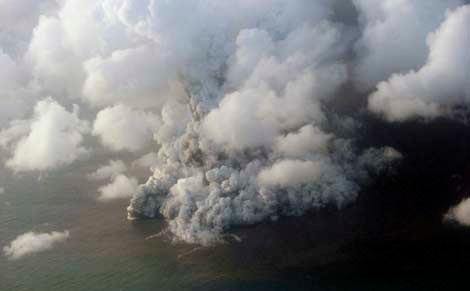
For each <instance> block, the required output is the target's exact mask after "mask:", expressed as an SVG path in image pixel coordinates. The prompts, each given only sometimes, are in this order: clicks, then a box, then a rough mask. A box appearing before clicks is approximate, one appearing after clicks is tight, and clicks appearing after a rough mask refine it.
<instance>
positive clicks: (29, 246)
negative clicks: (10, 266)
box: [3, 230, 70, 260]
mask: <svg viewBox="0 0 470 291" xmlns="http://www.w3.org/2000/svg"><path fill="white" fill-rule="evenodd" d="M69 237H70V232H69V231H68V230H66V231H64V232H57V231H53V232H51V233H36V232H32V231H30V232H27V233H24V234H22V235H19V236H18V237H17V238H16V239H15V240H13V241H12V242H11V243H10V244H9V245H8V246H5V247H4V248H3V253H4V254H5V256H7V257H8V258H9V259H12V260H17V259H20V258H23V257H24V256H27V255H31V254H33V253H37V252H43V251H46V250H49V249H52V248H53V247H54V245H55V244H57V243H61V242H64V241H65V240H67V239H68V238H69Z"/></svg>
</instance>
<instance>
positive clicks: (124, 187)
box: [98, 174, 138, 201]
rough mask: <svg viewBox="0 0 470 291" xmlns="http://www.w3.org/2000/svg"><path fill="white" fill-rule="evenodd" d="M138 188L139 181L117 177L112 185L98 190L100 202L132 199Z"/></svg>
mask: <svg viewBox="0 0 470 291" xmlns="http://www.w3.org/2000/svg"><path fill="white" fill-rule="evenodd" d="M137 186H138V182H137V179H135V178H129V177H127V176H125V175H122V174H120V175H117V176H116V177H114V178H113V180H112V182H111V183H110V184H107V185H105V186H102V187H100V188H99V189H98V192H99V193H100V196H99V200H101V201H109V200H114V199H122V198H130V197H132V195H133V193H134V192H135V191H136V189H137Z"/></svg>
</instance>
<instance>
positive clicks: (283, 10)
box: [128, 1, 400, 244]
mask: <svg viewBox="0 0 470 291" xmlns="http://www.w3.org/2000/svg"><path fill="white" fill-rule="evenodd" d="M155 3H157V2H155ZM234 3H238V4H239V5H242V6H243V5H244V6H250V5H253V7H252V9H245V10H244V11H250V12H249V13H248V15H245V14H244V15H245V16H247V17H252V19H253V20H256V21H252V20H251V19H250V20H249V21H248V20H247V21H245V22H243V24H244V27H243V26H242V27H240V26H239V25H236V24H232V23H231V22H230V21H231V19H232V18H233V17H240V18H239V21H240V19H242V18H243V17H245V16H240V15H241V14H240V15H238V14H237V10H236V9H235V10H234V9H232V10H231V11H230V14H229V15H227V19H226V20H222V19H220V23H219V25H217V28H210V27H205V26H204V27H203V28H204V30H202V28H201V27H200V26H198V25H195V26H193V27H191V26H190V27H191V28H189V29H184V30H181V31H180V29H181V28H180V27H178V26H176V27H175V26H171V27H169V28H168V30H169V31H171V32H172V33H173V34H174V36H175V37H176V36H178V35H182V34H183V35H187V36H188V39H196V38H198V39H199V38H200V36H201V31H203V32H204V33H205V34H208V35H209V36H210V39H211V46H210V48H211V50H209V52H207V53H206V54H205V55H206V56H207V55H209V56H210V58H209V59H206V58H201V57H200V56H199V57H198V58H196V57H195V56H198V55H197V54H190V55H189V56H191V58H190V59H189V62H190V63H191V64H193V65H192V66H188V68H187V70H184V69H183V70H182V71H181V75H182V76H183V77H184V78H183V79H184V80H185V82H183V84H184V85H185V90H186V91H187V95H188V96H187V98H188V99H189V100H188V101H187V103H188V104H187V106H183V107H181V104H182V103H181V102H179V103H178V102H172V103H166V104H165V105H164V106H163V113H164V114H163V115H162V126H161V128H160V129H159V130H158V132H157V134H156V137H157V140H158V141H159V142H160V144H161V148H160V150H159V152H158V154H157V158H158V159H157V161H156V163H155V171H154V174H153V175H152V176H151V177H150V178H149V180H148V181H147V183H146V184H144V185H141V186H139V188H138V189H137V191H136V192H135V194H134V195H133V197H132V199H131V203H130V205H129V207H128V213H129V218H130V219H135V218H138V217H156V216H157V215H159V214H161V215H163V216H164V217H165V218H166V219H167V220H168V223H169V229H170V230H171V232H172V233H173V234H174V235H175V238H176V239H179V240H183V241H186V242H191V243H200V244H211V243H214V242H216V241H220V240H223V237H224V232H225V231H227V230H228V229H229V228H230V227H232V226H234V225H245V224H253V223H256V222H259V221H263V220H269V219H271V218H276V217H279V216H281V215H300V214H302V213H304V212H305V211H307V210H309V209H315V208H321V207H324V206H326V205H334V206H337V207H339V208H340V207H342V206H344V205H346V204H347V203H350V202H351V201H353V200H354V199H355V198H356V197H357V194H358V191H359V190H360V187H361V185H363V184H364V183H366V182H367V181H369V180H370V177H372V176H374V175H376V174H377V173H380V172H381V171H382V170H384V169H386V167H387V165H388V164H389V163H390V162H392V161H394V160H396V159H398V158H400V155H399V154H395V155H393V154H390V153H391V152H392V151H391V150H390V149H389V148H384V149H364V148H358V147H356V145H355V142H354V140H351V139H347V138H345V137H342V136H341V134H340V133H339V132H334V131H332V128H338V127H340V126H338V125H337V124H335V123H336V122H338V120H342V118H341V117H339V118H338V117H336V118H331V115H330V112H328V111H327V110H325V104H326V103H327V102H328V101H329V100H330V99H331V98H332V97H333V96H334V94H335V92H336V90H337V89H338V88H339V87H340V86H341V85H343V84H345V82H346V81H347V80H348V74H347V71H348V70H347V66H346V64H344V63H343V62H342V61H341V60H342V58H343V57H344V55H345V53H346V51H347V49H346V48H347V46H348V45H349V37H346V32H345V30H344V28H343V26H342V25H341V24H339V23H335V22H333V21H332V20H331V18H330V15H331V10H330V9H331V7H330V6H329V4H328V2H327V1H309V3H307V2H306V1H299V2H296V3H292V2H286V1H270V4H271V5H265V6H264V7H267V6H269V8H265V9H261V7H257V4H259V3H258V2H257V1H234ZM158 4H160V5H162V6H163V7H165V5H163V4H162V3H160V2H158ZM173 5H176V4H174V3H173ZM214 5H216V6H219V5H221V6H224V5H223V4H215V2H214ZM165 8H169V6H168V7H165ZM186 8H187V7H186ZM197 8H198V9H201V11H200V10H198V9H192V10H191V12H188V11H186V9H183V10H181V12H180V17H181V16H182V15H184V16H183V17H184V18H185V19H186V18H189V19H193V18H198V17H200V16H201V15H202V16H204V15H206V13H209V12H208V11H205V9H208V10H209V11H210V8H208V7H202V6H201V7H197ZM302 8H303V9H302ZM310 8H311V9H312V10H309V9H310ZM258 9H259V10H258ZM314 10H315V13H312V14H311V16H310V17H306V15H307V14H306V13H307V11H314ZM219 12H220V14H221V15H224V10H223V9H221V10H219ZM260 12H261V13H260ZM271 12H273V14H271ZM186 13H187V14H186ZM258 13H259V14H258ZM170 14H171V13H170ZM199 14H200V15H199ZM157 19H158V17H157ZM162 19H163V20H165V19H166V18H165V17H164V16H162ZM217 19H219V18H217ZM158 20H159V21H160V19H158ZM163 20H161V21H163ZM239 21H238V22H237V23H240V22H239ZM190 22H191V21H190ZM159 23H160V24H162V23H164V22H159ZM232 25H233V26H232ZM220 27H222V28H224V30H225V31H219V28H220ZM158 28H159V30H158V32H159V33H162V34H163V35H165V33H166V31H165V30H164V29H165V28H166V27H165V26H164V25H162V26H159V27H158ZM199 29H201V31H199ZM170 40H173V39H172V38H170ZM221 40H223V41H224V42H225V46H224V49H222V47H219V46H218V45H219V41H221ZM184 41H185V39H184V38H182V39H181V40H178V41H176V40H175V43H172V42H171V41H170V42H169V43H167V44H172V45H174V44H176V43H178V44H179V43H181V42H184ZM196 43H197V42H196ZM197 44H198V43H197ZM193 46H194V45H193ZM201 47H202V46H201ZM184 48H185V47H184V46H183V47H182V48H181V49H184ZM199 48H200V47H199V46H197V45H196V50H197V49H199ZM178 49H180V48H179V47H176V48H175V50H176V51H178ZM193 53H194V51H193ZM181 55H184V56H188V55H187V52H185V53H183V52H181ZM199 62H202V64H199ZM207 64H213V65H212V67H211V70H202V71H203V73H202V72H201V74H194V73H193V72H194V71H197V69H200V68H204V67H205V66H207ZM219 64H224V66H223V67H220V66H219ZM210 80H213V81H210ZM214 81H216V82H214ZM183 104H184V103H183ZM188 109H189V111H188ZM300 143H304V144H300ZM395 152H396V151H395Z"/></svg>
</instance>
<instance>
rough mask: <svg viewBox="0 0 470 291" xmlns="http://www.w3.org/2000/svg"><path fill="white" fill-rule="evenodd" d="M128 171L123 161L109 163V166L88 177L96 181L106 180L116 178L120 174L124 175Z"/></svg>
mask: <svg viewBox="0 0 470 291" xmlns="http://www.w3.org/2000/svg"><path fill="white" fill-rule="evenodd" d="M126 171H127V167H126V164H124V162H123V161H121V160H117V161H113V160H111V161H109V164H108V165H104V166H102V167H100V168H99V169H97V170H96V171H95V172H94V173H92V174H90V175H89V176H88V177H89V178H91V179H94V180H106V179H110V178H114V177H116V176H118V175H120V174H123V173H125V172H126Z"/></svg>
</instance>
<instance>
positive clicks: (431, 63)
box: [369, 5, 470, 121]
mask: <svg viewBox="0 0 470 291" xmlns="http://www.w3.org/2000/svg"><path fill="white" fill-rule="evenodd" d="M469 24H470V5H465V6H462V7H460V8H458V9H456V10H455V11H453V12H451V13H449V14H448V15H447V19H446V20H445V22H444V23H443V24H442V25H441V26H440V28H439V29H438V30H437V31H435V32H434V33H432V34H430V35H429V36H428V41H427V43H428V46H429V51H430V52H429V56H428V60H427V62H426V64H425V65H424V66H423V67H421V68H420V69H419V70H418V71H410V72H409V73H404V74H394V75H393V76H392V77H391V78H390V79H389V80H388V81H386V82H382V83H379V85H378V86H377V91H376V92H375V93H374V94H372V95H371V97H370V99H369V109H370V110H371V111H373V112H376V113H379V114H382V115H383V116H384V117H385V118H386V119H387V120H389V121H403V120H406V119H410V118H415V117H425V118H433V117H436V116H442V115H450V114H451V113H452V111H453V109H454V107H456V106H459V105H467V104H468V103H469V102H470V82H469V81H470V77H469V76H470V57H469V56H470V54H469V48H470V33H469Z"/></svg>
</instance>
